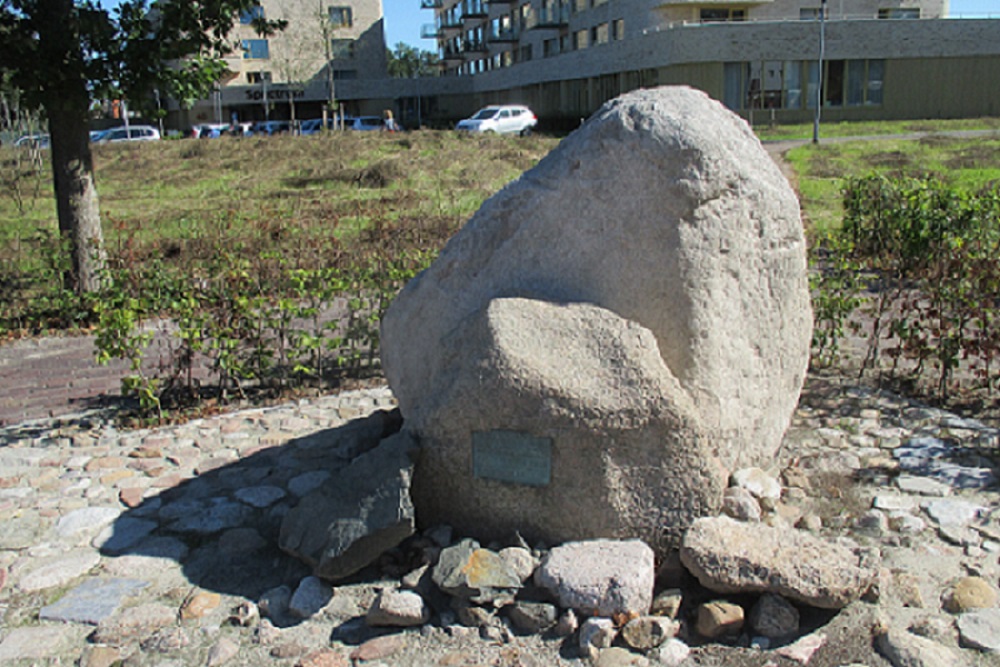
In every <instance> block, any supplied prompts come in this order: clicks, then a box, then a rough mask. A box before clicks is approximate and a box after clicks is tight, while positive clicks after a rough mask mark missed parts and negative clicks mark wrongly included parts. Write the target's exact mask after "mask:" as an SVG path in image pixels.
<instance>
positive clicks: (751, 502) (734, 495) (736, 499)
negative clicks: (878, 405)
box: [722, 486, 760, 522]
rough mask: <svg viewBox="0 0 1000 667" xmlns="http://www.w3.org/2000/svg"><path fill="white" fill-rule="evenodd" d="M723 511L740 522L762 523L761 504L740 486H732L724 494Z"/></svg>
mask: <svg viewBox="0 0 1000 667" xmlns="http://www.w3.org/2000/svg"><path fill="white" fill-rule="evenodd" d="M722 511H723V512H724V513H725V514H726V515H728V516H731V517H733V518H734V519H738V520H739V521H749V522H757V521H760V502H759V501H758V500H757V498H755V497H754V495H753V494H752V493H750V492H749V491H747V490H746V489H744V488H742V487H739V486H731V487H729V488H728V489H726V491H725V493H723V495H722Z"/></svg>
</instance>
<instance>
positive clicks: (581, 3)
mask: <svg viewBox="0 0 1000 667" xmlns="http://www.w3.org/2000/svg"><path fill="white" fill-rule="evenodd" d="M588 4H589V3H588V0H573V4H572V7H573V13H574V14H579V13H580V12H585V11H587V6H588Z"/></svg>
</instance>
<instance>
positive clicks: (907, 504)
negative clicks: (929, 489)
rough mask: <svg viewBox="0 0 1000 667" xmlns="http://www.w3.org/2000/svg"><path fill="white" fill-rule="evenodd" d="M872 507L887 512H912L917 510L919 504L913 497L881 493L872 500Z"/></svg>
mask: <svg viewBox="0 0 1000 667" xmlns="http://www.w3.org/2000/svg"><path fill="white" fill-rule="evenodd" d="M872 507H873V508H875V509H878V510H883V511H886V512H900V511H910V510H913V509H916V507H917V502H916V501H915V500H914V499H913V497H912V496H904V495H900V494H898V493H880V494H878V495H876V496H875V499H874V500H872Z"/></svg>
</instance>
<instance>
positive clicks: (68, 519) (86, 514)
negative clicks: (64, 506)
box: [55, 507, 122, 538]
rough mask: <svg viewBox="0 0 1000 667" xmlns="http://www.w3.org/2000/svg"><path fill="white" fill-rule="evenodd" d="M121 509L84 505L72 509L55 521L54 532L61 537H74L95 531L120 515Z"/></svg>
mask: <svg viewBox="0 0 1000 667" xmlns="http://www.w3.org/2000/svg"><path fill="white" fill-rule="evenodd" d="M121 513H122V512H121V510H119V509H116V508H114V507H84V508H82V509H78V510H73V511H72V512H68V513H67V514H64V515H63V516H61V517H60V518H59V521H57V522H56V529H55V530H56V534H57V535H59V536H60V537H63V538H70V537H76V536H77V535H79V534H80V533H86V532H90V531H97V530H100V529H101V528H104V527H105V526H106V525H108V524H109V523H111V522H112V521H114V520H115V519H117V518H118V517H119V516H121Z"/></svg>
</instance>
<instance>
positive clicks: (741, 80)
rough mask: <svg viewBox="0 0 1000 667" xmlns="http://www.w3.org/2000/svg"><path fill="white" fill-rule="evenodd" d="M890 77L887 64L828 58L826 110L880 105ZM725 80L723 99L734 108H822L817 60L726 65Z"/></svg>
mask: <svg viewBox="0 0 1000 667" xmlns="http://www.w3.org/2000/svg"><path fill="white" fill-rule="evenodd" d="M884 76H885V61H884V60H828V61H826V62H824V63H823V96H822V97H823V106H824V107H845V106H846V107H859V106H879V105H881V104H882V102H883V97H882V82H883V78H884ZM723 79H724V82H723V93H722V96H723V100H722V101H723V103H724V104H725V105H726V106H727V107H729V108H730V109H734V110H746V109H803V108H808V109H815V108H816V98H817V87H818V85H819V67H818V63H817V62H816V61H815V60H808V61H802V60H787V61H780V60H774V61H770V60H769V61H763V62H759V61H758V62H745V63H725V65H724V66H723ZM803 83H805V86H803Z"/></svg>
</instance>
